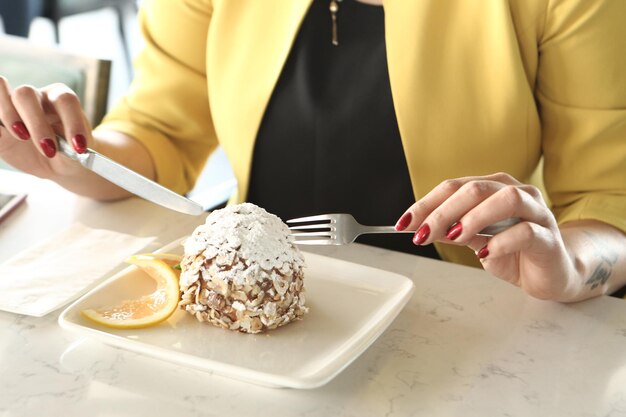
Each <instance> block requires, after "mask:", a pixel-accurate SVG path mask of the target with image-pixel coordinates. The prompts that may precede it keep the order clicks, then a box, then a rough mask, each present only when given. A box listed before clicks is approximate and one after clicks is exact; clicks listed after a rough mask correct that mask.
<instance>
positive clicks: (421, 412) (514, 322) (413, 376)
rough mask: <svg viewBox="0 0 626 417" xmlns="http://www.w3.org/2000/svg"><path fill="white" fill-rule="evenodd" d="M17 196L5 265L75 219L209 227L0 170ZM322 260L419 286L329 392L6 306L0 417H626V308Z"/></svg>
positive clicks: (362, 257)
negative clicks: (75, 329)
mask: <svg viewBox="0 0 626 417" xmlns="http://www.w3.org/2000/svg"><path fill="white" fill-rule="evenodd" d="M17 189H25V190H28V191H29V200H28V203H27V206H26V207H24V208H21V209H20V210H18V211H17V212H16V213H14V214H13V215H12V216H11V218H10V219H8V220H7V221H5V222H4V223H2V224H0V262H2V261H4V260H6V259H7V258H8V257H9V256H11V255H12V254H14V253H17V251H19V250H22V249H24V248H27V247H28V246H29V245H32V244H33V243H35V239H36V236H41V233H42V231H45V232H46V233H47V234H52V233H54V232H58V231H62V230H63V229H64V228H67V227H69V226H70V225H71V224H73V223H74V222H81V223H83V224H86V225H88V226H92V227H100V228H110V229H111V230H119V231H123V232H124V233H132V234H135V235H137V236H149V235H155V236H158V237H159V242H160V243H161V244H165V243H168V242H169V241H171V240H173V239H175V238H177V237H180V236H183V235H184V234H187V233H190V232H191V231H192V230H193V228H194V227H195V226H196V225H197V224H199V222H201V219H199V218H193V217H190V216H184V215H182V214H177V213H173V212H171V211H168V210H166V209H161V208H158V207H156V206H154V205H152V204H150V203H147V202H145V201H143V200H140V199H129V200H125V201H121V202H115V203H98V202H94V201H91V200H87V199H83V198H80V197H76V196H74V195H72V194H70V193H68V192H66V191H64V190H63V189H61V188H60V187H58V186H56V185H54V184H52V183H49V182H46V181H42V180H38V179H35V178H32V177H28V176H23V175H21V174H16V173H8V172H1V173H0V191H4V192H11V191H14V190H17ZM122 214H123V215H122ZM50 218H53V219H54V221H50ZM33 228H37V233H35V232H33V231H32V229H33ZM314 252H316V253H319V254H323V255H326V256H332V257H337V258H340V259H344V260H347V261H350V262H355V263H359V264H364V265H369V266H372V267H375V268H379V269H382V270H387V271H392V272H396V273H399V274H402V275H405V276H407V277H409V278H410V279H411V280H413V282H414V283H415V291H414V293H413V295H412V298H411V299H410V300H409V302H408V303H407V305H406V307H405V308H404V309H403V310H402V311H401V313H400V314H399V315H398V316H397V318H396V319H395V320H394V321H393V323H392V324H391V325H390V326H389V328H387V330H386V331H385V332H384V333H383V334H382V335H381V336H380V337H379V338H378V339H377V340H376V341H375V342H374V343H373V344H372V345H371V346H370V347H369V348H368V349H367V350H366V351H365V352H364V353H363V354H362V355H360V356H359V357H358V358H357V359H356V360H355V361H354V362H352V363H351V364H350V365H349V366H348V367H347V368H346V369H345V370H343V371H342V372H341V373H340V374H339V375H337V376H336V377H335V378H334V379H333V380H331V381H330V382H328V383H327V384H326V385H324V386H322V387H319V388H315V389H306V390H297V389H277V388H267V387H262V386H257V385H253V384H250V383H245V382H240V381H237V380H233V379H229V378H226V377H222V376H217V375H213V374H210V373H207V372H203V371H199V370H195V369H191V368H188V367H185V366H181V365H177V364H173V363H170V362H167V361H163V360H159V359H155V358H152V357H148V356H144V355H141V354H139V353H134V352H130V351H126V350H123V349H119V348H115V347H111V346H108V345H105V344H102V343H100V342H98V341H95V340H92V339H89V338H86V337H82V336H77V335H76V334H73V333H71V332H68V331H66V330H63V329H61V328H60V327H59V325H58V323H57V319H58V316H59V313H60V312H61V311H62V310H59V311H56V312H54V313H51V314H49V315H47V316H45V317H42V318H35V317H29V316H20V315H15V314H12V313H7V312H0V375H1V376H2V377H1V378H0V416H3V417H13V416H85V415H92V416H148V415H149V416H174V415H181V416H253V415H254V416H306V417H312V416H320V417H322V416H323V417H327V416H346V417H348V416H359V417H363V416H429V417H437V416H446V417H447V416H465V417H470V416H477V417H478V416H480V417H483V416H580V417H583V416H584V417H591V416H598V417H599V416H612V417H614V416H626V302H625V301H624V300H620V299H616V298H610V297H599V298H596V299H592V300H589V301H585V302H581V303H576V304H559V303H554V302H548V301H541V300H536V299H533V298H531V297H529V296H527V295H525V294H523V293H522V292H521V291H520V290H519V289H518V288H515V287H513V286H511V285H509V284H507V283H504V282H501V281H499V280H497V279H495V278H493V277H491V276H489V275H488V274H486V273H485V272H484V271H482V270H480V269H475V268H468V267H463V266H457V265H452V264H449V263H445V262H442V261H436V260H431V259H425V258H420V257H417V256H412V255H408V254H401V253H395V252H391V251H387V250H382V249H378V248H373V247H369V246H364V245H359V244H352V245H347V246H342V247H322V248H316V249H314ZM6 278H7V277H0V279H6Z"/></svg>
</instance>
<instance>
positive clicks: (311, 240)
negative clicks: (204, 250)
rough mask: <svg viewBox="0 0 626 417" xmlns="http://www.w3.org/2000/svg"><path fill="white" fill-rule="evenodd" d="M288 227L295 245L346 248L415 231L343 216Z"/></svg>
mask: <svg viewBox="0 0 626 417" xmlns="http://www.w3.org/2000/svg"><path fill="white" fill-rule="evenodd" d="M519 222H520V219H519V218H518V217H513V218H510V219H506V220H502V221H499V222H497V223H494V224H492V225H490V226H487V227H485V228H484V229H483V230H481V231H480V232H479V233H478V235H480V236H493V235H495V234H498V233H500V232H502V231H504V230H506V229H508V228H509V227H511V226H513V225H515V224H517V223H519ZM287 223H288V224H289V225H290V227H289V230H291V236H292V237H293V238H294V243H296V244H298V245H347V244H348V243H352V242H354V241H355V240H356V238H357V237H359V236H360V235H363V234H366V233H415V230H403V231H400V232H398V231H397V230H396V229H395V228H394V226H366V225H363V224H360V223H359V222H357V221H356V220H355V218H354V217H353V216H352V215H351V214H346V213H332V214H320V215H317V216H308V217H299V218H297V219H290V220H287ZM302 223H306V224H302Z"/></svg>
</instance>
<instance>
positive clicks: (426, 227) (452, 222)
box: [396, 173, 580, 300]
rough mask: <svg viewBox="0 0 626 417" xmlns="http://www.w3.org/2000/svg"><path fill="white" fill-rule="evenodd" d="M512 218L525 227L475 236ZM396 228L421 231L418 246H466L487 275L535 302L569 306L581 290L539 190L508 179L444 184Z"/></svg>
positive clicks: (468, 179)
mask: <svg viewBox="0 0 626 417" xmlns="http://www.w3.org/2000/svg"><path fill="white" fill-rule="evenodd" d="M512 217H519V218H520V219H522V221H521V222H520V223H518V224H516V225H514V226H512V227H510V228H509V229H507V230H505V231H503V232H500V233H499V234H497V235H495V236H493V237H486V236H478V235H477V234H478V233H479V232H480V231H481V230H482V229H484V228H485V227H486V226H489V225H491V224H494V223H496V222H498V221H501V220H505V219H509V218H512ZM396 228H397V229H409V230H417V232H416V233H415V235H414V237H413V242H414V243H415V244H417V245H424V244H429V243H432V242H434V241H441V242H445V243H452V244H458V245H467V246H469V247H470V248H472V249H473V250H474V251H475V252H476V255H477V256H478V257H479V259H480V260H481V262H482V264H483V267H484V268H485V270H487V271H488V272H490V273H491V274H492V275H494V276H496V277H498V278H501V279H503V280H505V281H508V282H510V283H512V284H515V285H517V286H519V287H521V288H523V289H524V290H525V291H526V292H527V293H529V294H531V295H532V296H535V297H537V298H544V299H554V300H571V299H572V298H576V293H578V291H579V290H580V289H579V288H578V284H577V283H578V281H580V280H572V279H571V277H573V276H575V274H576V266H575V262H574V260H573V259H572V257H571V256H570V254H569V253H568V250H567V249H566V246H565V244H564V241H563V238H562V236H561V232H560V230H559V227H558V225H557V222H556V219H555V218H554V215H553V214H552V212H551V211H550V209H549V208H548V206H547V205H546V203H545V202H544V200H543V197H542V195H541V192H540V190H539V189H538V188H536V187H534V186H532V185H527V184H522V183H520V182H519V181H517V180H516V179H515V178H513V177H512V176H510V175H508V174H506V173H497V174H493V175H487V176H481V177H464V178H457V179H451V180H447V181H444V182H442V183H441V184H439V185H438V186H437V187H435V188H434V189H433V190H432V191H431V192H430V193H428V194H427V195H426V196H425V197H423V198H422V199H420V200H419V201H417V202H416V203H415V204H413V205H412V206H411V207H410V208H409V209H408V210H407V211H406V212H405V214H404V215H403V216H402V217H401V218H400V220H399V221H398V224H397V225H396Z"/></svg>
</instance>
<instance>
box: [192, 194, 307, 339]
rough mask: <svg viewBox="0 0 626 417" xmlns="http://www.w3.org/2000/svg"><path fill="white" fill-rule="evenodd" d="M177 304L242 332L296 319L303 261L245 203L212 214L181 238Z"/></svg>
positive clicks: (283, 229)
mask: <svg viewBox="0 0 626 417" xmlns="http://www.w3.org/2000/svg"><path fill="white" fill-rule="evenodd" d="M183 246H184V256H183V260H182V262H181V269H182V271H181V275H180V288H181V292H182V294H183V296H182V300H181V302H180V306H181V307H182V308H184V309H185V310H186V311H188V312H189V313H191V314H193V315H194V316H195V317H196V318H197V319H198V320H200V321H207V322H210V323H212V324H215V325H218V326H220V327H224V328H228V329H232V330H238V331H242V332H246V333H258V332H260V331H263V330H265V329H273V328H276V327H279V326H282V325H284V324H287V323H289V322H291V321H293V320H295V319H298V318H300V317H301V316H302V315H303V314H305V313H306V312H307V311H308V309H307V307H305V291H304V284H303V277H304V273H303V268H304V258H303V256H302V254H301V253H300V251H299V250H298V248H297V247H296V246H295V245H294V244H293V242H292V241H291V239H290V237H289V229H288V227H287V226H286V225H285V224H284V223H283V222H282V220H281V219H280V218H278V217H277V216H275V215H273V214H271V213H268V212H267V211H266V210H264V209H262V208H260V207H258V206H256V205H254V204H250V203H243V204H239V205H234V206H228V207H226V208H224V209H221V210H215V211H213V212H212V213H211V214H210V215H209V216H208V217H207V219H206V222H205V223H204V224H203V225H201V226H198V227H197V228H196V230H194V232H193V233H192V235H191V236H190V237H189V238H187V239H186V240H185V242H184V243H183Z"/></svg>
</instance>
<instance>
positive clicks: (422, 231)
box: [413, 224, 430, 245]
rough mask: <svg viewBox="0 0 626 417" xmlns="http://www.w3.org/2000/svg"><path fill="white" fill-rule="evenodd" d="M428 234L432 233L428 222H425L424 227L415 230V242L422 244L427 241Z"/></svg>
mask: <svg viewBox="0 0 626 417" xmlns="http://www.w3.org/2000/svg"><path fill="white" fill-rule="evenodd" d="M428 235H430V227H428V225H427V224H424V225H422V227H420V228H419V229H417V232H415V235H414V236H413V243H414V244H416V245H421V244H422V243H424V242H425V241H426V239H428Z"/></svg>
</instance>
